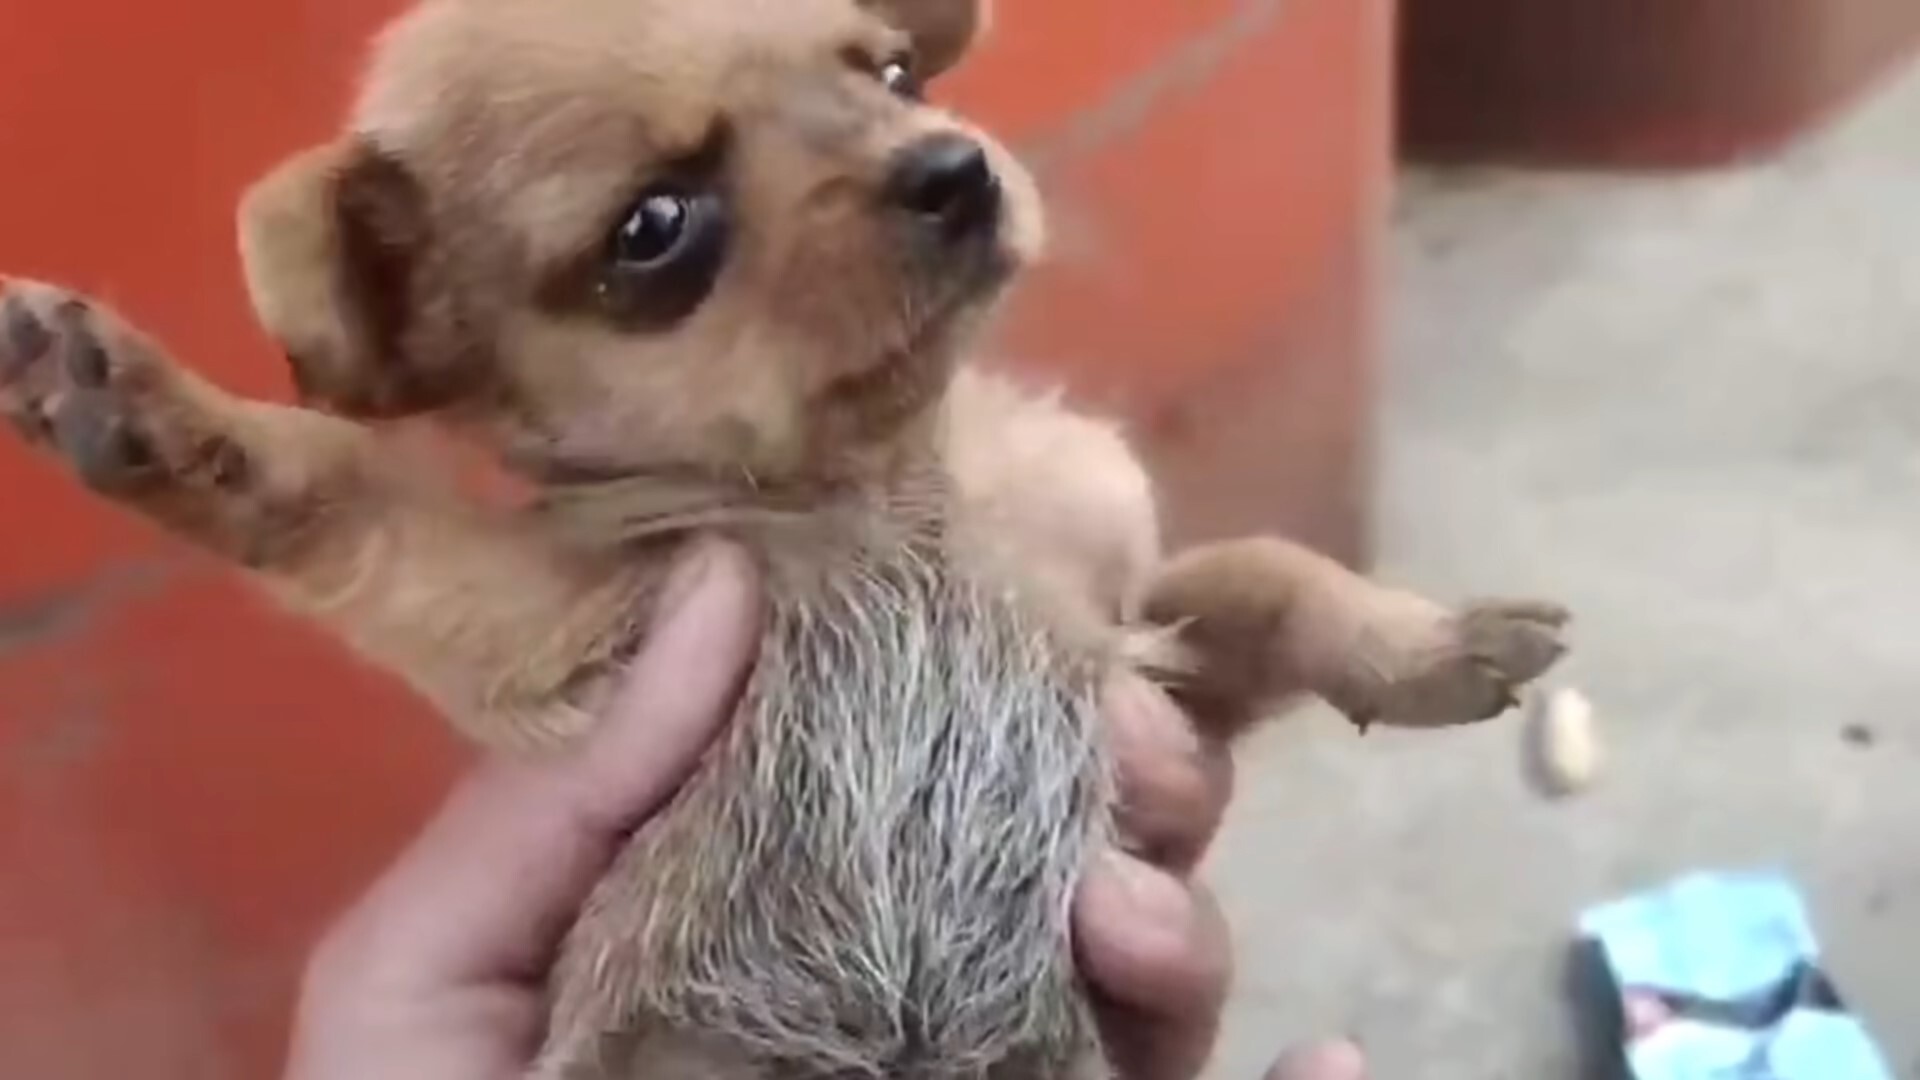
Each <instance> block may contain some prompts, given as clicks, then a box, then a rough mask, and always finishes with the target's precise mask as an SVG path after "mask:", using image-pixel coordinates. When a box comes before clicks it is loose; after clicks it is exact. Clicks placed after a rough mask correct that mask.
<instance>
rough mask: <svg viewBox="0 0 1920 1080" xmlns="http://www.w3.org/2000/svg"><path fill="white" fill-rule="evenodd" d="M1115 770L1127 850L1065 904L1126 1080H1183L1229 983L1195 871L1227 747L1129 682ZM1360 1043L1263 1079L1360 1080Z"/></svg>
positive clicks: (1213, 822)
mask: <svg viewBox="0 0 1920 1080" xmlns="http://www.w3.org/2000/svg"><path fill="white" fill-rule="evenodd" d="M1106 715H1107V720H1108V723H1109V724H1110V725H1111V726H1110V728H1109V738H1110V740H1111V745H1112V748H1113V753H1114V756H1115V759H1116V765H1117V771H1118V774H1119V788H1120V806H1119V815H1118V816H1119V824H1120V831H1121V834H1122V839H1123V841H1124V842H1125V844H1126V846H1127V848H1128V849H1129V851H1130V852H1132V854H1129V853H1123V852H1112V853H1109V854H1108V855H1107V856H1106V857H1104V858H1103V859H1102V860H1101V861H1100V862H1098V863H1097V864H1096V865H1095V866H1094V867H1092V868H1091V869H1090V870H1089V871H1088V874H1087V878H1086V881H1085V883H1084V884H1083V885H1082V887H1081V890H1080V894H1079V895H1078V897H1076V899H1075V912H1074V916H1075V933H1076V941H1077V946H1078V951H1079V955H1080V964H1081V967H1082V968H1083V969H1084V970H1085V972H1086V974H1087V977H1088V979H1089V981H1090V982H1092V984H1093V985H1094V987H1095V989H1096V992H1098V993H1099V994H1101V995H1102V997H1103V999H1104V1001H1103V1003H1102V1004H1103V1008H1102V1016H1101V1024H1102V1027H1103V1029H1104V1034H1105V1038H1106V1041H1107V1048H1108V1054H1109V1057H1110V1059H1111V1060H1112V1061H1113V1062H1114V1064H1115V1065H1116V1067H1117V1068H1118V1069H1119V1071H1120V1074H1121V1078H1122V1080H1192V1078H1193V1077H1195V1076H1198V1075H1199V1073H1200V1070H1201V1069H1202V1067H1203V1066H1205V1064H1206V1062H1207V1058H1208V1057H1209V1055H1210V1054H1211V1053H1212V1051H1213V1044H1214V1040H1215V1038H1216V1036H1217V1035H1218V1033H1219V1026H1220V1015H1221V1010H1222V1008H1223V1006H1224V1005H1225V1002H1226V997H1227V989H1228V984H1229V982H1230V980H1231V970H1232V965H1231V954H1230V951H1229V944H1228V940H1227V927H1226V922H1225V920H1224V919H1223V918H1222V917H1221V914H1220V909H1219V907H1218V905H1217V904H1216V903H1215V902H1214V899H1213V896H1212V894H1211V893H1210V892H1209V891H1208V890H1207V889H1206V887H1205V886H1204V885H1201V884H1199V883H1198V882H1196V881H1195V880H1194V879H1193V869H1194V867H1195V865H1196V864H1198V863H1199V861H1200V859H1201V857H1202V856H1203V855H1205V854H1206V850H1207V847H1208V846H1209V845H1210V844H1211V843H1212V841H1213V838H1214V834H1215V833H1217V832H1218V831H1219V828H1220V823H1221V820H1222V819H1223V818H1224V816H1225V814H1226V809H1227V803H1228V801H1229V800H1230V799H1231V797H1232V794H1233V760H1232V758H1231V757H1230V755H1229V753H1228V749H1227V747H1226V745H1225V744H1224V743H1222V742H1220V741H1218V740H1215V739H1209V738H1207V737H1204V736H1202V735H1201V734H1200V733H1199V732H1197V731H1196V730H1195V728H1194V726H1193V725H1192V724H1191V723H1190V722H1189V721H1188V719H1187V717H1186V716H1185V715H1183V714H1182V713H1181V712H1180V710H1179V709H1178V708H1176V707H1175V706H1174V704H1173V703H1172V702H1171V701H1169V700H1168V699H1167V697H1166V695H1164V694H1162V693H1161V692H1160V691H1159V690H1157V689H1156V688H1154V687H1153V686H1152V685H1151V684H1149V683H1147V682H1146V681H1145V680H1144V679H1141V678H1139V677H1138V676H1125V677H1122V678H1120V679H1118V680H1116V681H1115V683H1114V684H1113V685H1112V686H1111V687H1110V689H1109V691H1108V694H1107V699H1106ZM1366 1077H1367V1072H1366V1066H1365V1061H1364V1059H1363V1058H1362V1057H1361V1055H1360V1051H1359V1049H1358V1048H1357V1047H1354V1046H1353V1045H1351V1044H1349V1043H1331V1044H1328V1045H1326V1046H1321V1047H1317V1048H1312V1049H1307V1050H1303V1051H1299V1052H1295V1053H1292V1054H1288V1055H1287V1056H1285V1057H1283V1058H1281V1059H1280V1061H1279V1062H1277V1063H1276V1064H1275V1065H1274V1067H1273V1069H1272V1070H1271V1071H1270V1072H1269V1073H1268V1074H1267V1080H1366Z"/></svg>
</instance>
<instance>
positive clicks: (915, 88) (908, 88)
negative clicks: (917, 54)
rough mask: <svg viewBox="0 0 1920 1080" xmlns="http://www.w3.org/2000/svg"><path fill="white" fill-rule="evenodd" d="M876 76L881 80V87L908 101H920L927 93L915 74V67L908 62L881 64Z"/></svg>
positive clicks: (899, 61)
mask: <svg viewBox="0 0 1920 1080" xmlns="http://www.w3.org/2000/svg"><path fill="white" fill-rule="evenodd" d="M875 74H876V75H877V76H878V77H879V79H880V85H882V86H884V87H886V88H887V89H888V90H891V91H892V92H893V93H894V94H895V95H896V96H898V97H903V98H906V99H907V100H908V101H919V100H920V98H921V95H922V94H923V93H924V92H925V88H924V87H922V86H921V85H920V78H919V76H917V75H915V74H914V73H913V65H912V64H911V63H909V62H908V61H906V60H898V59H896V60H889V61H887V62H886V63H884V64H881V65H880V70H879V71H878V72H876V73H875Z"/></svg>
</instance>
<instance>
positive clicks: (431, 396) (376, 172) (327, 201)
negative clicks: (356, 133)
mask: <svg viewBox="0 0 1920 1080" xmlns="http://www.w3.org/2000/svg"><path fill="white" fill-rule="evenodd" d="M429 224H430V223H429V219H428V216H427V207H426V199H425V194H424V192H423V191H422V190H421V188H420V186H419V184H418V183H417V182H416V181H415V180H414V178H413V177H412V176H411V175H410V174H409V173H408V172H407V170H406V168H405V167H404V166H402V165H401V164H400V163H399V162H397V161H395V160H394V159H393V158H391V157H389V156H387V155H385V154H383V153H381V152H380V151H379V150H378V149H376V148H374V147H373V146H371V145H370V144H368V143H366V142H365V141H363V140H360V139H357V138H352V137H348V138H344V139H341V140H340V141H338V142H334V143H330V144H328V145H325V146H321V147H317V148H315V149H312V150H308V151H306V152H304V153H301V154H298V155H296V156H294V157H293V158H292V159H290V160H288V161H287V162H285V163H284V164H282V165H281V166H279V167H278V168H277V169H275V170H274V171H273V172H272V173H270V174H268V175H267V176H266V177H265V178H264V179H262V180H261V181H259V182H258V183H256V184H255V185H254V186H253V188H252V189H251V190H249V191H248V192H247V194H246V196H245V198H244V199H243V200H242V201H241V206H240V252H241V258H242V262H243V263H244V265H245V269H246V278H247V289H248V291H249V292H250V293H251V294H252V297H253V306H254V311H255V313H256V314H257V315H258V316H259V319H260V322H261V324H262V325H263V326H264V327H265V328H266V330H267V332H268V333H270V334H272V335H273V336H274V337H275V338H276V339H277V340H278V341H279V342H280V344H281V346H282V347H283V348H284V349H285V350H286V352H287V359H288V361H289V362H290V363H291V364H292V365H293V374H294V382H295V384H296V386H297V387H298V389H299V391H300V394H301V396H302V398H304V399H305V400H307V401H308V402H309V403H311V404H314V405H318V406H321V407H325V408H329V409H332V410H333V411H336V412H339V413H343V414H345V415H348V416H363V417H381V416H387V417H391V416H402V415H406V414H410V413H417V412H423V411H426V410H429V409H434V408H438V407H440V406H442V405H445V404H448V403H449V402H450V401H451V399H452V398H453V397H454V396H455V395H456V394H457V392H458V390H459V389H460V383H461V380H460V379H458V378H455V377H454V376H455V373H454V372H453V371H450V370H446V365H447V364H448V363H449V362H450V360H451V358H449V357H434V356H421V355H413V354H414V353H415V352H416V351H417V350H413V349H410V348H409V341H410V339H414V338H417V337H418V336H419V335H418V334H416V333H415V332H414V327H413V326H412V325H411V323H412V320H414V319H415V318H416V317H417V300H418V294H419V287H420V270H421V266H422V261H423V259H424V258H425V257H426V254H427V245H428V243H429V241H430V239H431V238H430V236H429Z"/></svg>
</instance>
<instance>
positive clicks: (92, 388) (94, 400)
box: [0, 281, 245, 498]
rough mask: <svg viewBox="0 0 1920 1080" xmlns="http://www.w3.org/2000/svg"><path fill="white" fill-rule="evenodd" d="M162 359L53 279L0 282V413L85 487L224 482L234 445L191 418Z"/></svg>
mask: <svg viewBox="0 0 1920 1080" xmlns="http://www.w3.org/2000/svg"><path fill="white" fill-rule="evenodd" d="M167 365H168V361H167V360H165V358H164V357H163V356H162V355H161V354H159V353H158V352H157V351H155V350H154V349H153V348H152V347H151V346H150V345H148V344H146V343H145V342H144V341H142V340H141V338H140V337H139V335H138V334H137V333H136V332H135V331H134V330H132V328H130V327H128V326H127V325H125V324H124V323H122V322H121V321H120V320H119V319H118V318H117V317H116V316H114V315H112V314H111V313H109V312H107V311H104V310H102V309H100V308H98V307H96V306H95V305H94V304H92V303H91V302H89V301H88V300H86V299H85V298H83V297H80V296H77V295H75V294H73V293H71V292H68V291H66V290H64V289H59V288H55V287H53V286H50V285H40V284H35V283H30V282H20V281H8V282H4V283H0V415H5V417H6V418H7V420H8V421H9V422H11V423H12V425H13V426H14V428H15V429H16V430H18V431H19V432H20V433H21V435H22V436H24V437H25V438H26V439H27V441H28V442H30V443H34V444H36V445H39V446H43V447H46V448H47V449H49V450H51V451H52V452H54V453H56V454H58V455H59V456H60V457H61V458H63V459H64V460H65V461H66V462H67V464H68V465H69V466H71V467H72V469H73V471H74V472H75V473H76V474H77V475H78V476H79V477H80V479H81V480H82V481H84V482H85V483H86V484H87V486H88V487H90V488H93V489H94V490H95V491H98V492H100V493H102V494H106V495H112V496H116V497H121V498H126V497H132V496H134V495H137V494H140V493H143V492H147V491H151V490H153V489H155V488H158V487H165V486H168V485H169V484H173V483H178V482H181V481H184V480H187V479H189V478H192V479H194V480H204V481H210V482H213V483H215V484H220V483H230V482H232V481H233V480H234V479H235V478H236V477H237V476H238V475H239V473H240V472H241V471H242V470H243V469H244V466H245V460H244V458H243V456H242V455H241V454H240V452H239V449H238V447H237V446H236V445H235V444H234V443H232V442H231V441H230V440H227V439H223V438H221V437H220V436H219V435H218V434H216V433H214V432H213V431H211V430H209V429H208V427H207V425H205V424H202V423H196V422H195V420H196V417H195V416H194V415H193V410H192V408H191V407H190V406H189V404H188V403H187V402H186V401H185V400H184V399H183V397H182V395H180V394H179V393H178V387H177V385H176V383H175V380H173V379H172V378H171V375H172V372H171V371H169V370H168V366H167Z"/></svg>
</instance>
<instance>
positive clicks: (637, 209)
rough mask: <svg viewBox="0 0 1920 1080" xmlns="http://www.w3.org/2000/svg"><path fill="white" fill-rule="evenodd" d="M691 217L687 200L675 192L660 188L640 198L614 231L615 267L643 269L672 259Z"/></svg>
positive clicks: (685, 232) (691, 213)
mask: <svg viewBox="0 0 1920 1080" xmlns="http://www.w3.org/2000/svg"><path fill="white" fill-rule="evenodd" d="M692 218H693V209H692V207H691V205H690V204H689V202H688V199H687V197H686V196H685V195H682V194H680V193H679V192H677V191H670V190H665V189H662V190H656V191H651V192H648V193H647V194H645V195H642V196H641V197H640V201H639V202H638V203H636V204H635V205H634V207H633V210H632V212H631V213H629V214H628V215H627V219H626V220H625V221H623V222H621V223H620V227H619V228H618V229H616V230H615V231H614V234H613V261H614V264H615V265H616V266H618V267H621V268H624V269H633V270H645V269H648V268H651V267H654V266H657V265H659V264H660V263H663V262H665V261H667V260H668V259H671V258H672V257H673V254H674V252H675V251H676V250H678V249H679V247H680V244H681V243H682V242H683V241H684V240H685V239H686V236H687V224H688V222H689V221H691V220H692Z"/></svg>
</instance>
